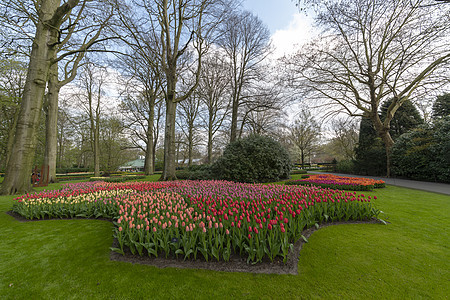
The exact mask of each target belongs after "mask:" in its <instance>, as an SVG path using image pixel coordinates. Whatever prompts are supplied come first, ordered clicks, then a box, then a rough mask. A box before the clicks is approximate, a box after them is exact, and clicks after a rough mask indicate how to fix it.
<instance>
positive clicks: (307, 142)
mask: <svg viewBox="0 0 450 300" xmlns="http://www.w3.org/2000/svg"><path fill="white" fill-rule="evenodd" d="M320 134H321V133H320V125H319V124H318V123H317V121H316V120H315V118H314V116H312V114H311V112H310V111H307V110H305V109H303V110H301V112H300V113H299V114H298V117H297V118H296V121H295V123H294V124H293V125H291V126H290V127H289V139H290V140H291V142H292V143H293V144H294V145H295V147H296V148H297V149H298V150H299V151H300V163H301V164H302V166H303V165H304V164H305V157H306V155H307V154H308V153H310V152H311V151H312V150H313V149H314V147H315V146H317V144H318V142H319V140H320Z"/></svg>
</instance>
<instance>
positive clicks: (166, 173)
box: [160, 93, 177, 180]
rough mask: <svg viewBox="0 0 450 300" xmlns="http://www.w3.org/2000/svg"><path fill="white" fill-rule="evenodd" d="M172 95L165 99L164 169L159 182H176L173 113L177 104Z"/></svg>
mask: <svg viewBox="0 0 450 300" xmlns="http://www.w3.org/2000/svg"><path fill="white" fill-rule="evenodd" d="M173 97H174V93H172V94H171V95H170V94H168V95H167V99H166V128H165V131H164V169H163V173H162V175H161V178H160V180H176V179H177V176H176V174H175V171H176V162H175V113H176V109H177V103H176V102H174V101H173V100H172V99H173Z"/></svg>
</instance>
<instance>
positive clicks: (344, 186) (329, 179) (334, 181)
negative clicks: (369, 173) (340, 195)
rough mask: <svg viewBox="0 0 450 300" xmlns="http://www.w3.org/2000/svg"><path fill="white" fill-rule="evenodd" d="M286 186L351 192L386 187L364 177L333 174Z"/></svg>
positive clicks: (301, 180)
mask: <svg viewBox="0 0 450 300" xmlns="http://www.w3.org/2000/svg"><path fill="white" fill-rule="evenodd" d="M286 184H287V185H314V186H318V187H322V188H329V189H338V190H350V191H371V190H373V189H374V188H383V187H385V186H386V184H385V182H384V181H383V180H375V179H370V178H362V177H344V176H337V175H332V174H316V175H310V176H309V178H305V179H299V180H289V181H286Z"/></svg>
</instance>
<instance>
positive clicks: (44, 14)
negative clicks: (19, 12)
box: [1, 0, 80, 194]
mask: <svg viewBox="0 0 450 300" xmlns="http://www.w3.org/2000/svg"><path fill="white" fill-rule="evenodd" d="M8 2H9V3H7V4H6V5H5V6H6V7H9V8H11V7H13V9H16V8H19V9H20V6H22V5H24V2H22V1H12V2H11V1H8ZM79 2H80V0H68V1H66V2H64V4H62V5H60V1H58V0H43V1H39V2H36V3H34V5H32V4H31V3H26V5H27V6H30V7H32V8H33V9H36V17H34V16H30V19H31V20H32V23H33V26H34V28H35V34H34V36H33V37H32V41H33V42H32V49H31V54H30V62H29V65H28V73H27V79H26V82H25V88H24V93H23V96H22V101H21V106H20V111H19V117H18V122H17V126H16V132H15V136H14V144H13V148H12V152H11V158H10V159H9V161H8V166H7V168H6V176H5V180H4V181H3V184H2V190H1V193H2V194H15V193H22V192H25V191H29V190H30V189H31V184H30V170H31V168H32V164H33V158H34V153H35V148H36V128H37V127H38V123H39V117H40V113H41V109H42V104H43V96H44V93H45V87H46V83H47V78H48V73H49V70H50V64H51V61H52V59H53V58H54V57H55V53H56V51H57V45H58V43H59V38H60V29H61V25H62V24H63V23H64V21H65V20H66V17H67V16H68V14H70V12H71V10H72V9H73V8H74V7H76V6H77V5H78V4H79ZM2 7H3V5H2ZM2 25H3V24H2ZM19 30H20V29H19Z"/></svg>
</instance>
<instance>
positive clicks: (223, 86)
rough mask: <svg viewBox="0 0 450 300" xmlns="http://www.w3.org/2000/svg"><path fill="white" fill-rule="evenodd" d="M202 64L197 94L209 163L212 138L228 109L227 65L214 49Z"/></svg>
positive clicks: (209, 161)
mask: <svg viewBox="0 0 450 300" xmlns="http://www.w3.org/2000/svg"><path fill="white" fill-rule="evenodd" d="M203 66H204V68H203V69H202V71H201V77H200V84H199V87H198V90H197V94H198V95H199V97H200V101H201V103H202V107H201V108H200V109H201V113H200V118H201V119H202V122H203V127H204V128H205V129H206V131H207V135H208V141H207V145H206V148H207V151H208V154H207V162H208V163H211V162H212V155H213V143H214V138H215V136H216V133H217V132H218V131H219V129H220V128H221V127H222V125H223V124H224V121H225V118H226V117H227V115H228V112H229V109H230V103H231V102H230V98H229V96H228V91H229V87H230V85H229V81H228V74H229V69H228V66H229V65H228V64H227V63H226V61H225V60H224V58H223V57H222V56H221V54H220V52H219V51H214V52H212V53H209V54H208V56H206V58H205V60H204V61H203Z"/></svg>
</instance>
